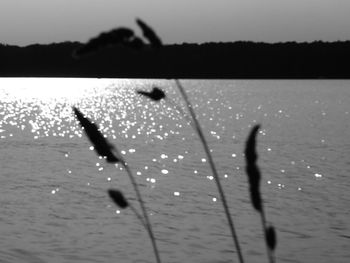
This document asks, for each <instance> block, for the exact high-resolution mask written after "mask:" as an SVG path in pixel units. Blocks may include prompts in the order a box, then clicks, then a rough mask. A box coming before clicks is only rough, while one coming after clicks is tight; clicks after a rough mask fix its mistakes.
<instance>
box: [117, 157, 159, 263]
mask: <svg viewBox="0 0 350 263" xmlns="http://www.w3.org/2000/svg"><path fill="white" fill-rule="evenodd" d="M121 164H122V165H123V167H124V168H125V170H126V172H127V174H128V176H129V178H130V181H131V184H132V185H133V187H134V190H135V193H136V197H137V199H138V201H139V203H140V207H141V210H142V214H143V217H144V219H145V221H146V222H145V224H144V225H145V226H146V230H147V232H148V235H149V237H150V239H151V242H152V247H153V250H154V254H155V256H156V260H157V263H161V260H160V256H159V252H158V248H157V244H156V239H155V238H154V235H153V231H152V226H151V222H150V220H149V217H148V214H147V211H146V207H145V204H144V202H143V199H142V197H141V193H140V190H139V188H138V186H137V184H136V181H135V178H134V176H133V175H132V172H131V170H130V168H129V166H128V165H127V163H126V162H125V161H124V159H121ZM142 222H143V221H142Z"/></svg>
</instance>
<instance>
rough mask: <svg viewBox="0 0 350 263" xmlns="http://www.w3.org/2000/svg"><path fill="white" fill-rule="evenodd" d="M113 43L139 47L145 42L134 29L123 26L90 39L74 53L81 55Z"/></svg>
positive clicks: (76, 55) (77, 55)
mask: <svg viewBox="0 0 350 263" xmlns="http://www.w3.org/2000/svg"><path fill="white" fill-rule="evenodd" d="M113 45H122V46H126V47H131V48H134V49H138V48H141V47H143V46H144V43H143V41H142V39H140V38H139V37H137V36H135V35H134V31H132V30H131V29H129V28H124V27H121V28H117V29H114V30H111V31H109V32H105V33H101V34H100V35H99V36H97V37H95V38H92V39H90V40H89V42H88V43H87V44H85V45H84V46H83V47H81V48H80V49H78V50H76V51H75V53H74V54H73V55H75V57H81V56H84V55H87V54H89V53H93V52H96V51H98V50H99V49H101V48H104V47H107V46H113Z"/></svg>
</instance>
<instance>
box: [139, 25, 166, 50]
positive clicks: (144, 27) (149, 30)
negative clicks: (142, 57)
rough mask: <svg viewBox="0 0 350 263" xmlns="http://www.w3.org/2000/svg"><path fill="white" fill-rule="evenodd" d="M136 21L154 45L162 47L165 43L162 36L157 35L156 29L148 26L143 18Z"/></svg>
mask: <svg viewBox="0 0 350 263" xmlns="http://www.w3.org/2000/svg"><path fill="white" fill-rule="evenodd" d="M136 23H137V24H138V25H139V27H140V28H141V30H142V33H143V36H144V37H145V38H146V39H147V40H148V41H149V42H150V44H151V45H152V47H154V48H160V47H161V46H162V45H163V44H162V41H161V40H160V38H159V37H158V36H157V34H156V33H155V31H154V30H153V29H152V28H151V27H150V26H148V25H147V24H146V23H145V22H143V21H142V20H141V19H136Z"/></svg>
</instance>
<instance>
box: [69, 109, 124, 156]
mask: <svg viewBox="0 0 350 263" xmlns="http://www.w3.org/2000/svg"><path fill="white" fill-rule="evenodd" d="M73 110H74V114H75V116H76V117H77V119H78V120H79V123H80V126H81V127H83V128H84V131H85V133H86V135H87V137H88V138H89V140H90V142H91V143H92V144H93V146H94V149H95V151H96V152H97V154H98V155H100V156H103V157H105V158H106V160H107V162H109V163H118V162H120V160H119V158H117V157H116V156H115V155H114V153H113V152H112V150H113V149H114V146H113V145H112V144H110V143H109V142H108V141H107V139H106V138H104V136H103V135H102V133H101V132H100V131H99V130H98V127H97V125H96V124H94V123H92V122H91V121H90V120H89V119H88V118H86V117H84V115H83V114H82V113H81V112H80V111H79V110H78V109H77V108H75V107H73Z"/></svg>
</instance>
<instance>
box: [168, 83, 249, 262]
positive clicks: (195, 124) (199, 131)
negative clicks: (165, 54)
mask: <svg viewBox="0 0 350 263" xmlns="http://www.w3.org/2000/svg"><path fill="white" fill-rule="evenodd" d="M175 82H176V85H177V87H178V89H179V91H180V93H181V95H182V97H183V99H184V101H185V102H186V106H187V109H188V111H189V113H190V115H191V117H192V121H193V127H194V128H195V130H196V132H197V134H198V136H199V138H200V140H201V142H202V145H203V148H204V151H205V153H206V155H207V158H208V161H209V165H210V168H211V170H212V173H213V175H214V179H215V183H216V186H217V188H218V192H219V194H220V198H221V202H222V205H223V207H224V211H225V214H226V218H227V221H228V224H229V228H230V231H231V235H232V238H233V243H234V245H235V247H236V250H237V255H238V259H239V261H240V262H241V263H242V262H244V259H243V255H242V251H241V248H240V245H239V241H238V236H237V234H236V230H235V227H234V224H233V220H232V217H231V213H230V210H229V207H228V204H227V201H226V197H225V194H224V190H223V188H222V185H221V182H220V178H219V174H218V172H217V169H216V166H215V163H214V160H213V157H212V155H211V153H210V149H209V146H208V143H207V141H206V139H205V136H204V134H203V131H202V128H201V126H200V124H199V122H198V120H197V116H196V113H195V112H194V109H193V106H192V104H191V102H190V100H189V99H188V96H187V94H186V92H185V89H184V88H183V86H182V85H181V83H180V81H179V80H178V79H176V80H175Z"/></svg>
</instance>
